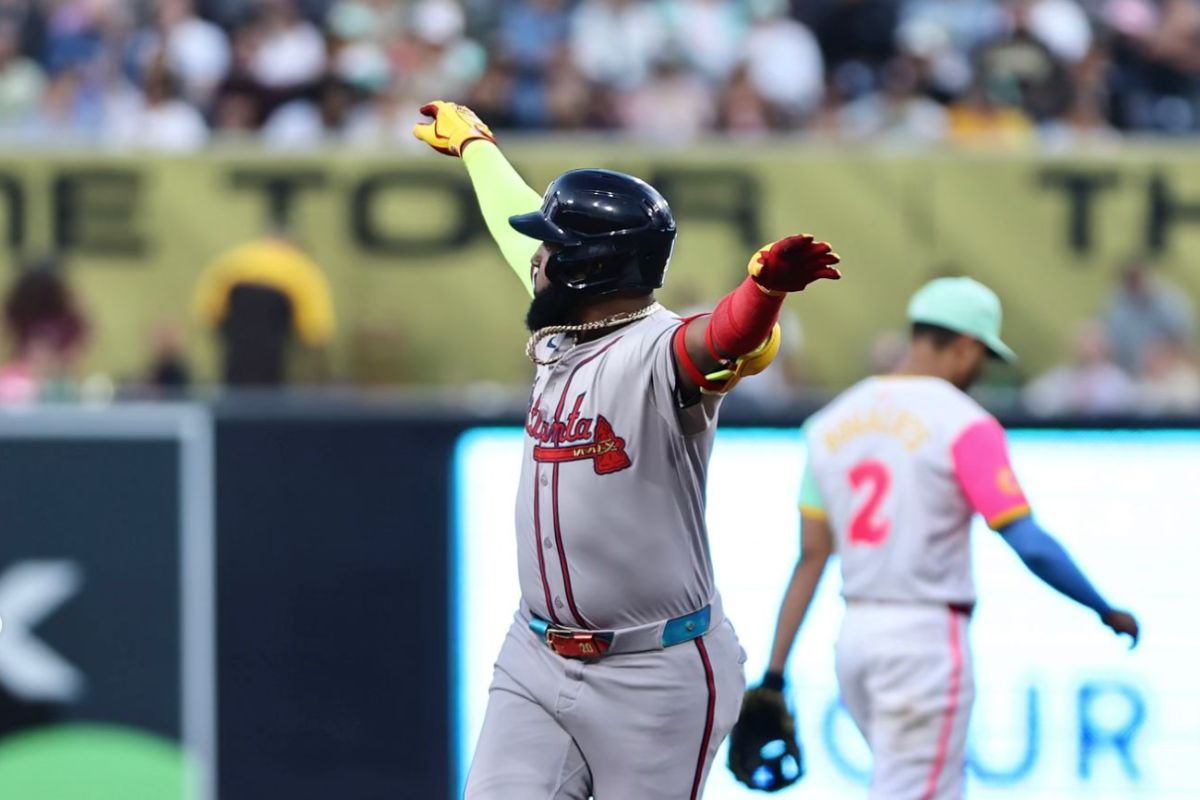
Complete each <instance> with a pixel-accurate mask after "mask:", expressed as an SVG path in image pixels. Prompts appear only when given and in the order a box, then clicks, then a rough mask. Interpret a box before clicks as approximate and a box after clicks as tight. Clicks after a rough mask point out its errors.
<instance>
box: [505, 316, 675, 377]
mask: <svg viewBox="0 0 1200 800" xmlns="http://www.w3.org/2000/svg"><path fill="white" fill-rule="evenodd" d="M657 311H662V305H661V304H660V303H651V304H650V305H648V306H646V307H645V308H639V309H638V310H637V311H622V312H621V313H620V314H613V315H612V316H611V317H605V318H604V319H598V320H596V321H595V322H585V323H583V324H582V325H550V326H548V327H545V328H540V329H538V330H537V331H535V332H534V334H533V335H532V336H530V337H529V341H528V342H526V344H525V355H526V356H528V358H529V360H530V361H532V362H533V363H535V364H537V365H538V366H540V367H548V366H550V365H551V364H557V363H558V362H559V360H561V359H562V357H563V356H565V355H566V354H567V353H566V351H565V350H564V351H562V352H560V353H558V355H556V356H555V357H554V358H550V359H541V358H538V356H537V346H538V345H539V344H541V341H542V340H543V339H545V338H547V337H550V336H554V335H555V334H558V333H587V332H588V331H596V330H600V329H601V328H611V327H613V326H614V325H625V324H626V323H629V322H637V321H638V320H639V319H645V318H646V317H648V316H650V315H651V314H653V313H655V312H657Z"/></svg>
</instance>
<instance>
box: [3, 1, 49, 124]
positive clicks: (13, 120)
mask: <svg viewBox="0 0 1200 800" xmlns="http://www.w3.org/2000/svg"><path fill="white" fill-rule="evenodd" d="M20 35H21V33H20V29H19V28H18V27H17V25H16V23H14V22H10V21H7V20H3V18H0V125H4V126H13V127H20V126H23V125H25V124H26V123H27V122H28V121H29V120H30V118H31V117H32V116H33V115H34V114H35V113H36V111H37V108H38V106H39V105H40V103H41V101H42V95H43V94H44V93H45V91H46V73H45V72H43V71H42V68H41V67H40V66H38V63H37V62H36V61H34V60H33V59H31V58H27V57H25V56H24V55H22V54H21V39H20Z"/></svg>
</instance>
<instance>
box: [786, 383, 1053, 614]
mask: <svg viewBox="0 0 1200 800" xmlns="http://www.w3.org/2000/svg"><path fill="white" fill-rule="evenodd" d="M805 428H806V432H805V439H806V443H807V449H808V458H809V462H808V468H807V470H806V473H805V479H804V486H803V488H802V489H801V508H802V510H804V511H805V512H806V513H810V514H818V515H821V514H823V515H827V518H828V520H829V523H830V527H831V528H832V530H833V532H834V535H835V539H836V547H837V551H838V553H839V555H840V556H841V567H842V580H843V589H842V593H843V595H844V596H845V597H846V599H847V600H880V601H897V602H934V603H961V604H970V603H973V602H974V600H975V588H974V584H973V580H972V576H971V549H970V536H969V531H970V524H971V517H972V515H973V514H974V513H975V512H976V511H978V512H980V513H982V514H983V515H984V517H985V518H986V519H987V520H988V522H989V524H990V525H991V526H992V527H993V528H997V529H998V528H1000V527H1003V526H1004V525H1006V524H1008V523H1009V522H1011V521H1013V520H1015V519H1017V518H1019V517H1021V516H1023V515H1025V514H1028V513H1029V506H1028V505H1027V503H1026V501H1025V497H1024V494H1023V493H1022V491H1021V487H1020V486H1019V484H1018V483H1017V481H1016V478H1015V477H1014V476H1013V472H1012V469H1011V468H1010V466H1009V461H1008V454H1007V447H1006V444H1005V439H1004V432H1003V430H1002V429H1001V428H1000V425H999V423H997V422H996V420H995V419H994V418H993V417H992V416H991V415H990V414H988V413H987V412H986V411H985V410H984V409H983V408H982V407H981V406H980V405H979V404H978V403H976V402H975V401H974V400H972V399H971V398H970V397H969V396H967V395H966V394H965V393H963V392H962V391H960V390H959V389H957V388H956V387H954V386H953V385H952V384H950V383H948V382H947V381H944V380H942V379H940V378H934V377H923V376H886V377H874V378H868V379H866V380H864V381H862V382H860V383H858V384H857V385H855V386H853V387H851V388H850V389H848V390H847V391H846V392H844V393H843V394H841V395H840V396H839V397H838V398H837V399H835V400H834V401H833V402H832V403H830V404H829V405H828V406H827V407H826V408H824V409H822V410H821V411H820V412H819V413H818V414H816V415H815V416H814V417H812V418H811V419H810V420H809V422H808V424H807V425H806V426H805Z"/></svg>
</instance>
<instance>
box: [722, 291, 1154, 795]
mask: <svg viewBox="0 0 1200 800" xmlns="http://www.w3.org/2000/svg"><path fill="white" fill-rule="evenodd" d="M908 316H909V319H910V321H911V322H912V347H911V351H910V354H909V356H908V359H907V362H906V363H905V364H904V365H903V366H901V368H900V369H899V370H898V371H897V372H896V373H895V374H892V375H885V376H879V377H873V378H868V379H866V380H864V381H862V382H860V383H859V384H857V385H856V386H853V387H852V388H850V389H849V390H847V391H846V392H844V393H843V394H842V395H841V396H839V397H838V398H836V399H835V400H834V401H833V402H832V403H830V404H829V405H828V406H827V407H826V408H824V409H823V410H822V411H820V412H819V413H817V414H816V415H815V416H813V417H812V418H811V419H810V420H809V421H808V422H807V424H806V425H805V430H804V435H805V441H806V446H807V450H808V465H807V467H806V471H805V475H804V479H803V485H802V488H801V500H800V502H801V505H800V513H801V518H802V531H801V556H800V561H799V563H798V564H797V565H796V569H795V572H794V574H793V576H792V580H791V584H790V585H789V586H788V589H787V594H786V595H785V597H784V601H783V607H782V609H781V610H780V613H779V622H778V625H777V628H776V631H775V641H774V645H773V647H772V650H771V660H770V666H769V668H768V671H767V674H766V676H765V677H764V679H763V682H762V685H761V686H760V687H758V688H756V689H753V690H751V691H750V692H748V693H747V696H746V701H745V709H744V711H743V714H742V717H741V718H740V719H739V721H738V723H737V727H736V728H735V730H734V732H733V736H732V738H731V743H730V757H729V764H730V768H731V769H732V770H733V772H734V774H735V775H736V776H737V777H738V778H739V779H740V780H741V781H742V782H743V783H746V784H747V785H749V786H751V787H753V788H758V789H764V790H767V791H775V790H778V789H780V788H783V787H784V786H786V785H788V784H790V783H792V782H793V781H795V780H796V779H798V778H799V777H800V776H801V775H802V774H803V763H802V761H801V757H800V751H799V748H798V746H797V743H796V741H795V736H794V727H793V722H792V719H791V716H790V714H789V712H788V710H787V707H786V703H785V702H784V699H783V694H782V692H783V674H784V666H785V664H786V661H787V656H788V651H789V650H790V649H791V646H792V642H793V640H794V639H795V636H796V632H797V630H798V629H799V627H800V623H801V622H802V621H803V619H804V616H805V613H806V612H807V611H808V606H809V603H810V602H811V601H812V597H813V592H814V591H815V590H816V587H817V583H818V582H819V580H820V578H821V573H822V572H823V571H824V569H825V565H826V562H827V561H828V559H829V556H830V555H831V554H832V553H833V552H835V551H836V552H837V553H838V554H839V555H840V556H841V566H842V582H843V588H842V594H843V596H844V597H845V600H846V613H845V617H844V619H843V622H842V629H841V633H840V635H839V638H838V642H837V647H836V653H835V663H836V668H837V677H838V684H839V686H840V688H841V695H842V700H843V702H844V704H845V706H846V708H847V710H848V711H849V712H850V716H851V717H852V718H853V719H854V722H855V724H856V725H857V726H858V729H859V730H860V731H861V732H862V734H863V736H864V737H865V738H866V741H867V744H868V745H869V746H870V748H871V752H872V754H873V756H874V767H873V770H872V773H871V789H870V797H871V798H873V799H875V800H918V799H919V800H934V799H935V798H937V799H938V800H942V799H945V800H949V799H950V798H958V797H961V796H962V793H963V779H964V769H965V750H966V740H967V721H968V718H969V716H970V713H971V704H972V702H973V700H974V696H975V684H974V679H973V675H972V668H971V649H970V645H969V643H968V640H967V623H968V621H969V620H970V617H971V609H972V607H973V605H974V603H975V590H974V586H973V584H972V579H971V548H970V537H969V531H970V524H971V518H972V516H973V515H974V514H976V513H978V514H981V515H983V517H984V519H985V520H987V523H988V525H989V526H990V527H991V528H992V529H993V530H995V531H998V532H999V533H1000V535H1001V536H1003V537H1004V540H1005V541H1006V542H1008V543H1009V544H1010V545H1011V546H1012V547H1013V549H1014V550H1015V551H1016V552H1017V555H1019V556H1020V558H1021V560H1022V561H1023V562H1024V563H1025V565H1026V566H1027V567H1028V568H1029V569H1030V570H1031V571H1032V572H1033V573H1034V574H1035V575H1037V576H1038V577H1039V578H1041V579H1042V580H1043V581H1045V582H1046V583H1047V584H1049V585H1050V586H1052V587H1053V588H1054V589H1057V590H1058V591H1059V592H1061V593H1062V594H1064V595H1066V596H1067V597H1069V598H1071V599H1073V600H1075V601H1077V602H1079V603H1082V604H1083V605H1085V606H1087V607H1088V608H1090V609H1092V610H1093V611H1095V612H1096V613H1097V615H1099V617H1100V620H1101V621H1102V622H1103V623H1104V624H1105V625H1107V626H1108V627H1109V628H1111V629H1112V630H1113V631H1114V632H1116V633H1118V634H1127V635H1128V636H1130V637H1131V639H1132V641H1133V643H1134V644H1136V642H1137V636H1138V625H1137V621H1136V620H1135V619H1134V618H1133V617H1132V616H1131V615H1130V614H1128V613H1126V612H1124V611H1118V610H1116V609H1114V608H1112V607H1111V606H1110V605H1109V604H1108V603H1107V602H1105V600H1104V598H1103V597H1101V596H1100V594H1099V593H1098V592H1097V591H1096V590H1095V589H1094V588H1093V587H1092V584H1091V583H1090V582H1089V581H1088V579H1087V578H1086V577H1084V575H1083V573H1082V572H1080V570H1079V568H1078V567H1076V566H1075V564H1074V562H1072V560H1071V557H1070V556H1069V555H1067V553H1066V551H1065V550H1063V548H1062V547H1061V546H1060V545H1059V544H1058V543H1057V542H1056V541H1055V540H1054V539H1053V538H1051V537H1050V535H1049V534H1047V533H1046V532H1045V531H1044V530H1042V528H1041V527H1040V526H1039V525H1038V523H1037V522H1036V521H1035V520H1034V517H1033V515H1032V512H1031V510H1030V508H1029V504H1028V502H1027V501H1026V499H1025V495H1024V493H1023V492H1022V490H1021V485H1020V484H1019V483H1018V482H1017V479H1016V476H1015V475H1014V474H1013V471H1012V467H1011V466H1010V465H1009V458H1008V448H1007V445H1006V443H1005V437H1004V431H1003V429H1001V427H1000V424H999V423H998V422H997V421H996V420H995V418H993V417H992V416H991V415H990V414H988V413H987V412H986V411H984V410H983V408H981V407H980V406H979V405H978V404H977V403H976V402H975V401H974V400H972V399H971V398H970V397H968V396H967V394H966V389H967V388H968V387H969V386H970V385H971V384H972V383H973V382H974V381H975V379H976V378H977V377H978V376H979V374H980V372H981V370H982V367H983V365H984V362H985V361H986V360H987V359H988V358H989V357H990V358H999V359H1003V360H1005V361H1013V360H1014V359H1015V356H1014V354H1013V351H1012V350H1011V349H1009V347H1008V346H1007V345H1005V344H1004V342H1003V341H1001V339H1000V318H1001V312H1000V301H999V299H998V298H997V297H996V295H995V294H994V293H992V291H991V290H990V289H988V288H987V287H986V286H984V285H983V284H981V283H978V282H976V281H974V280H971V279H970V278H939V279H938V280H935V281H933V282H932V283H929V284H927V285H926V286H925V287H923V288H922V289H921V290H920V291H918V292H917V293H916V295H914V296H913V298H912V301H911V303H910V304H909V307H908Z"/></svg>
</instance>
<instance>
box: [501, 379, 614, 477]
mask: <svg viewBox="0 0 1200 800" xmlns="http://www.w3.org/2000/svg"><path fill="white" fill-rule="evenodd" d="M585 396H587V392H583V393H581V394H580V395H579V396H578V397H576V398H575V405H574V406H573V407H572V409H571V413H570V414H569V415H568V416H567V418H566V420H558V419H548V418H546V417H545V416H544V415H543V414H542V409H541V407H540V406H541V398H540V397H538V398H537V399H535V400H534V401H533V403H532V404H531V405H530V406H529V418H528V419H527V420H526V422H525V431H526V432H527V433H528V434H529V435H530V436H532V437H533V439H534V441H536V442H538V444H536V445H534V447H533V460H534V461H540V462H543V463H547V464H561V463H562V462H564V461H587V460H591V462H592V468H593V469H595V470H596V474H597V475H608V474H609V473H612V472H620V471H621V470H623V469H625V468H626V467H629V466H632V464H633V462H632V461H630V460H629V454H628V453H626V452H625V440H624V439H623V438H621V437H620V436H617V435H616V434H615V433H614V432H613V427H612V423H611V422H609V421H608V420H607V419H605V418H604V416H603V415H602V414H597V415H596V416H595V418H594V419H593V418H592V417H584V416H581V415H580V409H581V408H582V407H583V398H584V397H585Z"/></svg>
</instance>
